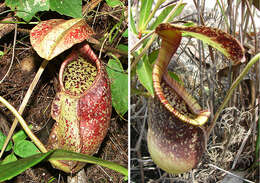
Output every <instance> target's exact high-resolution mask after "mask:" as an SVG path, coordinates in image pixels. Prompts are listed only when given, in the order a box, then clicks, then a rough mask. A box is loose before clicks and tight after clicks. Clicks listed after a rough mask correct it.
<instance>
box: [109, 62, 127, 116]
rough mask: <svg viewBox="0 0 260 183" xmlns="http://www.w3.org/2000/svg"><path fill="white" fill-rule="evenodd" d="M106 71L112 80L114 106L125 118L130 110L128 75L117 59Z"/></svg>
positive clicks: (110, 63)
mask: <svg viewBox="0 0 260 183" xmlns="http://www.w3.org/2000/svg"><path fill="white" fill-rule="evenodd" d="M106 69H107V73H108V75H109V78H110V80H111V95H112V105H113V107H114V108H115V110H116V112H117V113H118V114H119V115H121V116H123V115H124V114H125V113H126V112H127V110H128V75H127V73H125V71H124V69H123V67H122V65H121V63H120V61H119V60H118V59H117V58H116V57H114V59H110V60H109V61H108V66H107V68H106Z"/></svg>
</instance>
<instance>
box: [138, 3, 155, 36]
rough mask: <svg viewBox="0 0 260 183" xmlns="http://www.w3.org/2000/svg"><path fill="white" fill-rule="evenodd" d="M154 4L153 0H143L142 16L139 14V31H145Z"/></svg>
mask: <svg viewBox="0 0 260 183" xmlns="http://www.w3.org/2000/svg"><path fill="white" fill-rule="evenodd" d="M152 5H153V0H148V1H147V0H141V9H140V16H139V24H138V30H139V32H143V30H145V29H146V27H145V25H147V20H148V17H149V15H150V13H151V10H152Z"/></svg>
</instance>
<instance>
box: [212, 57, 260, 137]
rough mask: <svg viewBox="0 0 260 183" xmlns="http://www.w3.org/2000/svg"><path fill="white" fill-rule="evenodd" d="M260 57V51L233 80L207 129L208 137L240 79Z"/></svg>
mask: <svg viewBox="0 0 260 183" xmlns="http://www.w3.org/2000/svg"><path fill="white" fill-rule="evenodd" d="M259 59H260V53H258V54H256V55H255V56H254V57H253V58H252V59H251V60H250V61H249V62H248V64H247V65H246V67H245V68H244V70H243V71H242V72H241V73H240V75H239V76H238V77H237V79H236V80H235V81H234V82H233V84H232V85H231V87H230V89H229V90H228V92H227V95H226V97H225V99H224V101H223V103H222V104H221V105H220V107H219V108H218V110H217V112H216V114H215V116H214V118H213V121H212V123H211V125H210V126H209V128H208V129H207V132H208V134H207V135H208V137H209V135H210V134H211V132H212V130H213V128H214V126H215V124H216V121H217V119H218V117H219V115H220V113H221V112H222V110H223V108H224V107H225V106H226V104H227V103H228V101H229V99H230V98H231V96H232V94H233V92H234V90H235V89H236V87H237V86H238V84H239V83H240V81H241V80H242V79H243V77H244V76H245V75H246V74H247V73H248V71H249V69H250V68H251V67H252V66H253V65H254V64H255V63H256V62H257V61H259Z"/></svg>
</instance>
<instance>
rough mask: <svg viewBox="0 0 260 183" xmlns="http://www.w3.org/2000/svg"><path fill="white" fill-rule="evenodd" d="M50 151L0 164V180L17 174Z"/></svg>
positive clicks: (39, 160)
mask: <svg viewBox="0 0 260 183" xmlns="http://www.w3.org/2000/svg"><path fill="white" fill-rule="evenodd" d="M51 153H52V152H51V151H50V152H47V153H45V154H44V153H40V154H36V155H33V156H30V157H28V158H24V159H20V160H16V161H13V162H9V163H6V164H1V165H0V172H1V174H0V182H2V181H5V180H10V179H11V178H13V177H15V176H17V175H19V174H20V173H22V172H24V171H25V170H27V169H28V168H31V167H32V166H34V165H36V164H38V163H39V162H41V161H42V160H44V159H45V158H46V157H47V156H49V155H50V154H51ZM7 170H8V171H7Z"/></svg>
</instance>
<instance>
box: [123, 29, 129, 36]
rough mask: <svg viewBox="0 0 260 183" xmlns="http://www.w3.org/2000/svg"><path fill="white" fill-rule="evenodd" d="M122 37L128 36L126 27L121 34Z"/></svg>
mask: <svg viewBox="0 0 260 183" xmlns="http://www.w3.org/2000/svg"><path fill="white" fill-rule="evenodd" d="M122 36H123V37H128V28H127V29H126V30H125V32H124V33H123V34H122Z"/></svg>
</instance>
